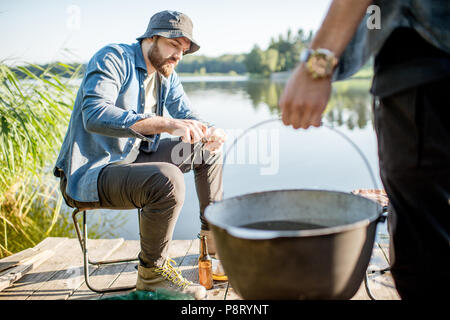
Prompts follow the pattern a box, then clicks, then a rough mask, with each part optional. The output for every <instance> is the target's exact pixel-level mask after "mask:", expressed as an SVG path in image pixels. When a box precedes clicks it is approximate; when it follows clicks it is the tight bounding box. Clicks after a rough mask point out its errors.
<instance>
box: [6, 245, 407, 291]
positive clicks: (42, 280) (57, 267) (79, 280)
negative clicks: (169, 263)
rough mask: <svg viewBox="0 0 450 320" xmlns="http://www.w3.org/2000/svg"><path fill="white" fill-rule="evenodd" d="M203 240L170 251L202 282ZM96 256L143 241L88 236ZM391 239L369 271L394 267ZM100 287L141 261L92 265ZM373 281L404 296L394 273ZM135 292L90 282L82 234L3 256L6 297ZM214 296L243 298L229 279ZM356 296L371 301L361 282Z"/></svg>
mask: <svg viewBox="0 0 450 320" xmlns="http://www.w3.org/2000/svg"><path fill="white" fill-rule="evenodd" d="M198 246H199V240H198V239H195V240H173V241H172V243H171V246H170V251H169V256H170V257H171V258H173V259H174V260H175V261H176V263H177V267H179V269H180V271H181V272H182V275H183V276H184V277H186V278H187V279H189V280H191V281H193V282H198V270H197V258H198V252H199V249H198ZM88 249H89V255H90V258H91V259H92V260H105V259H121V258H128V257H130V256H131V257H134V256H137V254H138V252H139V250H140V246H139V241H138V240H124V239H95V240H89V241H88ZM387 250H388V240H387V239H386V238H385V237H384V238H383V237H381V238H380V236H378V237H377V241H376V243H375V246H374V250H373V253H372V259H371V262H370V265H369V268H368V270H369V271H370V270H382V269H384V268H386V267H388V266H389V261H388V253H387ZM89 274H90V279H91V281H90V283H91V285H93V286H94V287H98V288H106V287H119V286H128V285H134V284H135V283H136V277H137V270H136V263H122V264H115V265H109V266H101V267H95V266H92V267H90V269H89ZM369 286H370V289H371V292H372V294H373V295H374V297H375V298H376V299H377V300H378V299H379V300H398V299H399V296H398V294H397V291H396V290H395V287H394V283H393V280H392V276H391V274H390V272H389V271H388V272H385V273H383V274H380V273H373V274H370V275H369ZM127 292H130V291H124V292H114V293H108V294H98V293H95V292H92V291H91V290H89V289H88V288H87V286H86V284H85V282H84V275H83V259H82V253H81V248H80V245H79V243H78V240H77V239H69V238H46V239H45V240H43V241H42V242H41V243H39V244H38V245H37V246H36V247H34V248H30V249H27V250H24V251H22V252H19V253H16V254H14V255H12V256H9V257H7V258H4V259H2V260H0V300H72V299H81V300H88V299H89V300H90V299H100V298H102V297H106V296H110V295H117V294H125V293H127ZM207 299H208V300H240V299H241V298H240V297H239V296H238V295H237V293H236V292H235V291H234V290H233V288H232V287H231V285H229V283H228V282H215V284H214V287H213V288H212V289H210V290H208V298H207ZM353 299H354V300H369V296H368V295H367V293H366V290H365V288H364V283H362V284H361V287H360V289H359V291H358V292H357V293H356V295H355V296H354V297H353Z"/></svg>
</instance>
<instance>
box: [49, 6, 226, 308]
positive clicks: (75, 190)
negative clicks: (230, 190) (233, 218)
mask: <svg viewBox="0 0 450 320" xmlns="http://www.w3.org/2000/svg"><path fill="white" fill-rule="evenodd" d="M192 30H193V25H192V22H191V20H190V18H189V17H188V16H186V15H185V14H182V13H179V12H175V11H163V12H159V13H157V14H155V15H153V16H152V17H151V19H150V22H149V25H148V28H147V31H146V32H145V33H144V34H143V35H142V36H141V37H139V38H137V40H138V42H137V43H134V44H132V45H127V44H111V45H107V46H105V47H104V48H102V49H100V50H99V51H98V52H97V53H96V54H95V55H94V56H93V57H92V59H91V60H90V61H89V63H88V65H87V69H86V73H85V75H84V78H83V81H82V83H81V86H80V89H79V91H78V95H77V97H76V100H75V105H74V107H73V112H72V115H71V119H70V123H69V128H68V131H67V134H66V137H65V139H64V142H63V144H62V147H61V151H60V154H59V157H58V160H57V162H56V166H55V169H54V173H55V175H56V176H58V177H60V178H61V192H62V194H63V196H64V199H65V201H66V203H67V204H68V205H69V206H71V207H77V208H86V207H88V208H112V209H114V208H115V209H133V208H138V209H139V214H140V215H141V219H140V226H139V230H140V243H141V252H140V254H139V266H138V278H137V284H136V289H137V290H147V291H150V290H154V289H155V288H158V287H167V288H171V289H176V290H179V291H181V292H184V293H189V294H191V295H193V296H194V297H195V298H196V299H203V298H204V297H205V296H206V290H205V288H204V287H202V286H200V285H197V284H193V283H191V282H189V281H187V280H186V279H184V278H183V277H182V275H181V273H180V272H179V271H178V270H177V269H175V268H174V267H173V265H172V264H171V262H172V260H170V259H169V258H168V257H167V252H168V248H169V245H170V241H171V239H172V234H173V230H174V227H175V223H176V221H177V218H178V215H179V213H180V210H181V208H182V206H183V202H184V197H185V185H184V177H183V173H186V172H188V171H189V170H191V169H193V170H194V174H195V183H196V190H197V195H198V199H199V203H200V218H201V221H202V230H207V229H208V226H207V223H206V221H205V220H204V218H203V212H204V210H205V208H206V206H207V205H208V204H210V203H212V202H214V201H217V200H221V198H222V163H221V159H222V155H221V152H220V148H221V146H222V144H223V142H224V141H225V135H224V133H223V131H222V130H221V129H216V128H214V127H211V126H210V127H208V124H206V123H204V122H203V121H201V120H199V118H198V117H197V116H196V115H195V114H194V113H193V112H192V110H191V105H190V102H189V100H188V98H187V96H186V94H185V92H184V90H183V87H182V85H181V83H180V79H179V78H178V76H177V74H176V72H175V71H174V68H175V66H176V65H177V63H178V62H179V61H180V60H181V58H182V56H183V55H184V54H188V53H193V52H195V51H197V50H198V49H199V48H200V47H199V45H198V44H197V42H196V41H195V40H194V39H193V36H192ZM164 108H166V109H167V111H168V112H169V114H170V115H171V116H172V118H167V117H164V116H163V110H164ZM163 132H166V133H168V134H171V135H174V136H179V137H181V141H180V139H179V138H177V139H169V138H167V139H160V134H161V133H163Z"/></svg>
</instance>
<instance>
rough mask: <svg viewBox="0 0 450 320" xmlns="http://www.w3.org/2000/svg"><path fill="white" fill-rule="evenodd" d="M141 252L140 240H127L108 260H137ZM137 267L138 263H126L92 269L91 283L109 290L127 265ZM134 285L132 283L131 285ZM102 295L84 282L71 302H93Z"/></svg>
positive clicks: (75, 292) (70, 298)
mask: <svg viewBox="0 0 450 320" xmlns="http://www.w3.org/2000/svg"><path fill="white" fill-rule="evenodd" d="M139 251H140V243H139V241H138V240H127V241H125V242H123V243H122V245H121V246H120V247H119V248H118V249H117V250H116V251H114V252H113V254H112V255H111V256H109V257H108V259H111V260H119V259H128V258H133V257H135V258H137V256H138V254H139ZM129 263H130V264H132V265H136V262H124V263H120V264H112V265H105V266H101V267H100V268H95V267H94V268H92V267H91V268H90V269H89V271H90V283H91V285H92V286H93V287H94V288H109V287H111V284H112V283H113V282H114V281H115V280H116V278H117V277H118V276H119V275H120V273H122V272H123V271H124V269H125V268H126V267H127V264H129ZM130 285H132V283H130ZM101 295H102V293H96V292H93V291H91V290H90V289H89V288H88V287H87V285H86V282H84V281H83V283H82V285H81V286H80V287H79V288H77V289H76V290H75V291H74V292H73V294H72V295H71V296H70V297H69V300H74V299H78V300H81V299H83V300H86V299H89V300H92V299H97V298H99V297H101Z"/></svg>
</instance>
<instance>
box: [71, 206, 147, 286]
mask: <svg viewBox="0 0 450 320" xmlns="http://www.w3.org/2000/svg"><path fill="white" fill-rule="evenodd" d="M91 210H92V209H91ZM86 211H88V209H80V208H76V209H75V210H74V211H73V213H72V219H73V223H74V225H75V230H76V232H77V237H78V241H79V242H80V246H81V251H82V253H83V269H84V280H85V282H86V286H87V287H88V288H89V289H90V290H92V291H94V292H98V293H105V292H117V291H126V290H131V289H134V288H136V285H133V286H124V287H114V288H103V289H99V288H95V287H94V286H92V285H91V283H90V281H89V264H90V265H95V266H97V267H100V266H101V265H109V264H116V263H124V262H133V261H138V258H128V259H116V260H105V261H91V260H90V259H89V255H88V247H87V240H88V233H87V223H86ZM80 212H81V213H83V224H82V226H83V235H81V232H80V227H79V226H78V219H77V214H79V213H80ZM138 218H139V220H140V212H139V213H138Z"/></svg>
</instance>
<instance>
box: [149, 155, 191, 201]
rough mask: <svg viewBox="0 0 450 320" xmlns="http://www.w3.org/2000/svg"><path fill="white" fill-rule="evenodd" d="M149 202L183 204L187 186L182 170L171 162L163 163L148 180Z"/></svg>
mask: <svg viewBox="0 0 450 320" xmlns="http://www.w3.org/2000/svg"><path fill="white" fill-rule="evenodd" d="M148 181H149V183H148V184H147V185H148V186H149V190H148V192H147V194H149V199H148V200H149V202H150V203H151V204H155V203H167V204H168V205H170V206H174V205H178V206H181V205H183V202H184V197H185V193H186V188H185V184H184V176H183V173H182V172H181V170H180V169H179V168H178V167H177V166H175V165H173V164H170V163H161V164H159V165H158V168H157V171H156V172H155V173H154V174H153V175H152V177H151V179H149V180H148Z"/></svg>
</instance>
